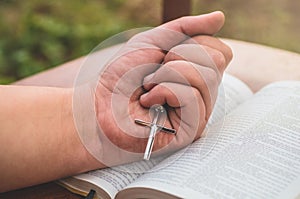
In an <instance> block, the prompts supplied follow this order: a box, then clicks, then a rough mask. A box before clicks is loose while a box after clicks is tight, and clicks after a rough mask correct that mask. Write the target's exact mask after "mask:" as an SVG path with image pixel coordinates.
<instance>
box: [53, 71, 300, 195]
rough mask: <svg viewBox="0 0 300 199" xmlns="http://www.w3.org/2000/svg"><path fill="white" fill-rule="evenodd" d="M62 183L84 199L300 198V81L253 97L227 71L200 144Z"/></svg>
mask: <svg viewBox="0 0 300 199" xmlns="http://www.w3.org/2000/svg"><path fill="white" fill-rule="evenodd" d="M221 88H222V89H221ZM222 95H223V96H224V97H220V96H222ZM224 105H225V106H224ZM58 183H59V184H60V185H62V186H64V187H66V188H67V189H69V190H70V191H72V192H74V193H77V194H81V195H86V194H87V193H88V192H89V191H90V190H91V189H93V190H95V191H96V197H97V198H105V199H114V198H116V199H126V198H167V199H168V198H170V199H173V198H195V199H196V198H197V199H198V198H236V199H238V198H256V199H257V198H278V199H281V198H287V199H295V198H299V196H300V82H297V81H284V82H276V83H272V84H269V85H267V86H266V87H264V88H262V89H261V90H260V91H258V92H257V93H255V94H253V93H252V92H251V90H250V89H249V88H248V86H247V85H246V84H244V83H243V82H242V81H240V80H239V79H237V78H235V77H233V76H231V75H229V74H224V77H223V81H222V84H221V86H220V89H219V96H218V98H217V101H216V104H215V108H214V111H213V113H212V116H211V118H210V120H209V122H208V125H207V129H206V133H205V134H204V135H203V137H202V138H200V139H199V140H197V141H195V142H193V143H192V144H190V145H189V146H187V147H186V148H184V149H182V150H179V151H177V152H175V153H173V154H171V155H169V156H164V157H156V158H151V159H150V161H141V162H134V163H130V164H124V165H120V166H116V167H112V168H106V169H99V170H95V171H90V172H87V173H84V174H80V175H77V176H72V177H69V178H66V179H62V180H60V181H59V182H58Z"/></svg>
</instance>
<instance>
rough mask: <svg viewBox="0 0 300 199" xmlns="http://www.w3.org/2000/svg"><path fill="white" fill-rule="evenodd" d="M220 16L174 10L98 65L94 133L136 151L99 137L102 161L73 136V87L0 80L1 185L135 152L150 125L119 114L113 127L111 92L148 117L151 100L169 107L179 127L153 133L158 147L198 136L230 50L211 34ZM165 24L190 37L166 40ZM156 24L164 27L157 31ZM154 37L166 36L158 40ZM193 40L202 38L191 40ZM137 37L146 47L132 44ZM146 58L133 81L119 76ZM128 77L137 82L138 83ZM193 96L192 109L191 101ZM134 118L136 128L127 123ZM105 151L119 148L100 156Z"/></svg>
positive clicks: (117, 160) (43, 178)
mask: <svg viewBox="0 0 300 199" xmlns="http://www.w3.org/2000/svg"><path fill="white" fill-rule="evenodd" d="M223 24H224V15H223V14H222V13H221V12H215V13H212V14H209V15H201V16H195V17H184V18H180V19H178V20H175V21H172V22H169V23H167V24H164V25H162V26H160V27H158V28H156V29H154V32H153V30H152V32H151V31H150V32H146V33H142V34H139V35H138V36H136V37H134V38H133V39H131V40H130V41H129V42H128V43H127V44H126V45H125V46H124V48H123V49H122V51H121V54H120V56H119V57H118V58H117V59H115V60H114V61H113V62H111V63H110V64H109V65H108V67H107V68H106V70H104V71H103V73H101V75H100V79H99V82H98V84H97V86H96V90H95V91H96V92H95V96H93V97H95V109H96V116H97V117H96V119H97V122H98V123H99V124H100V126H101V132H99V133H100V136H102V137H106V138H108V139H109V140H110V141H111V142H112V143H114V144H115V145H116V146H118V147H119V149H122V151H125V152H134V153H137V154H138V156H136V157H131V156H127V154H126V153H125V154H123V152H120V151H118V150H116V151H112V152H111V151H110V150H109V149H111V148H110V146H109V145H108V143H106V142H104V141H103V142H102V143H101V144H102V146H101V149H102V151H101V154H104V157H102V158H104V159H105V160H106V161H107V162H103V161H101V158H100V159H99V157H98V156H97V154H96V156H95V154H93V155H92V154H91V153H89V152H88V151H87V148H85V147H84V145H83V144H82V142H81V140H80V137H79V136H78V132H77V129H78V128H76V125H78V124H75V123H74V118H73V107H72V100H73V95H74V89H73V88H58V87H56V88H53V87H52V88H51V87H41V86H20V85H19V86H0V96H1V103H0V111H1V113H0V121H1V122H0V129H1V133H0V151H1V153H0V159H1V164H0V176H1V179H0V191H1V192H3V191H8V190H12V189H17V188H21V187H24V186H30V185H34V184H38V183H43V182H47V181H51V180H55V179H59V178H62V177H66V176H70V175H74V174H78V173H81V172H85V171H89V170H93V169H97V168H104V167H106V166H110V165H108V164H107V163H109V164H111V165H115V164H121V163H124V162H129V161H133V160H136V158H141V157H142V152H143V150H144V148H145V145H146V139H145V135H146V133H147V132H148V130H147V129H146V128H144V127H137V126H136V125H134V124H133V122H132V120H131V121H127V120H124V121H123V120H122V121H118V122H121V123H124V124H126V125H125V128H120V127H118V125H117V123H116V121H115V118H114V116H113V112H114V111H119V109H118V110H113V109H112V106H110V104H111V103H112V101H113V100H114V98H116V99H118V100H120V102H123V101H128V102H129V104H128V107H129V115H128V113H126V112H122V110H124V107H123V108H122V107H121V108H120V110H121V112H120V116H130V118H140V119H143V120H146V121H149V120H150V118H149V115H148V112H149V107H151V106H152V105H153V104H164V105H166V106H167V107H168V109H167V110H168V114H169V117H168V118H167V120H166V123H165V125H166V126H167V127H172V128H175V129H176V130H177V131H178V134H177V136H176V137H175V138H174V136H170V135H167V134H158V136H157V141H156V142H155V145H154V150H155V151H158V154H161V153H166V152H169V151H172V150H176V149H179V148H181V147H183V146H185V145H187V144H189V143H190V142H192V141H193V140H195V139H198V138H199V137H200V136H201V133H202V131H203V129H204V127H205V124H206V122H207V119H208V117H209V116H210V114H211V110H212V107H213V104H214V101H215V98H216V94H217V85H218V84H219V81H220V79H221V78H220V77H221V76H222V74H223V72H224V70H225V68H226V66H227V65H228V63H229V62H230V60H231V58H232V53H231V50H230V48H228V46H226V45H225V44H223V43H222V42H221V41H220V40H218V39H217V38H215V37H213V35H214V34H215V33H217V32H218V31H219V30H220V28H221V27H222V26H223ZM165 29H167V30H171V31H177V32H182V33H185V34H187V35H188V36H189V37H191V38H193V42H191V40H190V39H187V38H181V37H178V38H176V42H174V41H172V40H168V38H169V37H168V36H169V35H168V34H169V32H168V31H167V32H165V31H163V30H165ZM155 31H158V33H161V31H163V33H165V34H155V33H156V32H155ZM160 37H162V38H163V41H165V40H166V42H165V43H156V41H157V40H158V39H160ZM195 42H196V43H198V44H200V45H195ZM141 43H142V44H147V45H149V46H150V48H148V49H140V48H136V46H138V45H139V44H141ZM137 44H138V45H137ZM199 46H200V47H199ZM195 48H199V52H201V53H200V54H195V55H194V56H191V57H189V55H193V53H194V52H197V51H195ZM191 49H192V50H191ZM203 49H204V50H203ZM165 50H168V52H167V53H166V51H165ZM124 52H126V53H124ZM122 53H123V54H122ZM137 57H138V58H139V59H137ZM199 57H202V58H203V57H204V58H205V59H199ZM147 63H157V64H160V63H162V65H155V64H153V65H151V67H144V68H143V67H142V68H141V71H140V73H139V75H138V77H136V76H134V77H135V78H137V79H136V81H126V78H125V79H124V78H123V77H124V75H129V77H131V76H130V75H131V74H130V73H128V71H130V70H131V69H133V68H138V67H139V66H140V65H143V64H147ZM166 71H168V72H170V71H171V72H170V74H171V75H163V74H165V73H166ZM172 74H173V75H172ZM178 74H179V76H176V75H178ZM178 77H182V78H178ZM126 82H127V83H126ZM134 82H142V83H140V84H142V85H139V84H138V83H134ZM115 88H117V90H115ZM131 88H133V89H132V90H134V88H138V89H136V90H135V92H134V93H130V95H128V93H126V91H127V89H129V90H130V89H131ZM116 91H117V92H116ZM118 91H119V92H118ZM191 99H193V104H194V105H197V106H196V107H198V108H197V109H195V108H194V107H195V106H189V102H190V101H191ZM190 111H192V112H193V111H195V114H197V116H198V119H196V120H195V118H193V117H190V118H182V117H181V114H183V113H187V112H190ZM82 114H85V113H82ZM87 114H89V113H87ZM126 114H127V115H126ZM88 117H89V115H88ZM181 120H183V123H182V124H181V123H180V121H181ZM195 121H196V122H195ZM79 125H83V126H84V125H85V124H79ZM132 126H135V129H131V128H132ZM77 127H78V126H77ZM127 128H128V129H127ZM128 132H130V133H132V134H130V135H129V134H128ZM140 132H142V133H140ZM194 132H195V133H194ZM143 136H144V138H143ZM167 145H168V146H170V147H169V148H168V149H167V150H165V151H164V150H162V151H160V150H159V149H161V148H164V147H165V146H167ZM107 153H115V154H117V156H114V158H113V159H106V158H107V157H106V156H108V155H106V156H105V154H107ZM109 156H111V155H109Z"/></svg>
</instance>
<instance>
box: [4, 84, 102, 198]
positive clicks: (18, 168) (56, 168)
mask: <svg viewBox="0 0 300 199" xmlns="http://www.w3.org/2000/svg"><path fill="white" fill-rule="evenodd" d="M0 96H1V103H0V121H1V122H0V126H1V128H0V129H1V130H0V141H1V144H0V151H1V153H0V159H1V164H0V176H1V178H0V185H1V186H0V192H2V191H7V190H10V189H15V188H20V187H22V186H24V185H26V186H29V185H33V184H36V183H42V182H45V181H50V180H54V179H58V178H61V177H64V176H67V175H71V174H75V173H79V172H83V171H86V170H90V169H93V166H92V164H90V163H91V162H93V160H92V158H91V157H90V155H89V154H88V153H87V152H86V150H85V148H84V147H83V145H82V144H81V143H80V140H79V137H78V135H77V133H76V130H75V126H74V124H73V115H72V98H71V97H72V90H71V89H61V88H48V87H23V86H0ZM98 166H100V165H98ZM94 168H95V167H94Z"/></svg>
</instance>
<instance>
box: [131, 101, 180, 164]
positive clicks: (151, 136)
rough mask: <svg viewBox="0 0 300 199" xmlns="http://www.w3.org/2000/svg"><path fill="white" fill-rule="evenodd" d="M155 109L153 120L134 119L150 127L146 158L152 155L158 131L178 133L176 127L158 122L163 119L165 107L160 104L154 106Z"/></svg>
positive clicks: (137, 122)
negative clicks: (165, 125) (172, 127)
mask: <svg viewBox="0 0 300 199" xmlns="http://www.w3.org/2000/svg"><path fill="white" fill-rule="evenodd" d="M153 109H154V117H153V120H152V122H145V121H143V120H140V119H135V120H134V121H135V123H136V124H139V125H142V126H147V127H150V134H149V138H148V142H147V146H146V150H145V153H144V159H145V160H149V159H150V155H151V152H152V148H153V144H154V139H155V135H156V133H157V132H158V131H162V132H165V133H170V134H174V135H176V130H175V129H171V128H167V127H164V126H162V125H159V123H158V122H159V120H160V119H161V118H160V117H161V114H163V113H165V109H164V107H163V106H161V105H160V106H156V107H154V108H153Z"/></svg>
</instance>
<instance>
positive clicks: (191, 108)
mask: <svg viewBox="0 0 300 199" xmlns="http://www.w3.org/2000/svg"><path fill="white" fill-rule="evenodd" d="M140 103H141V105H142V106H144V107H151V106H153V105H155V104H167V105H169V106H170V107H172V108H171V109H170V110H169V112H168V116H169V119H170V121H171V126H172V127H173V128H175V129H177V130H178V135H180V137H181V138H180V139H181V140H179V141H183V142H188V143H190V142H191V141H193V140H194V139H196V138H198V137H199V136H200V135H201V132H202V130H203V129H204V126H205V123H206V122H207V121H206V119H205V115H206V109H205V104H204V101H203V99H202V96H201V95H200V93H199V92H198V90H197V89H195V88H193V87H190V86H186V85H183V84H177V83H170V82H164V83H161V84H159V85H156V86H155V87H153V89H151V90H150V91H149V92H148V93H146V94H144V95H142V96H141V98H140ZM171 137H173V136H171Z"/></svg>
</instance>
